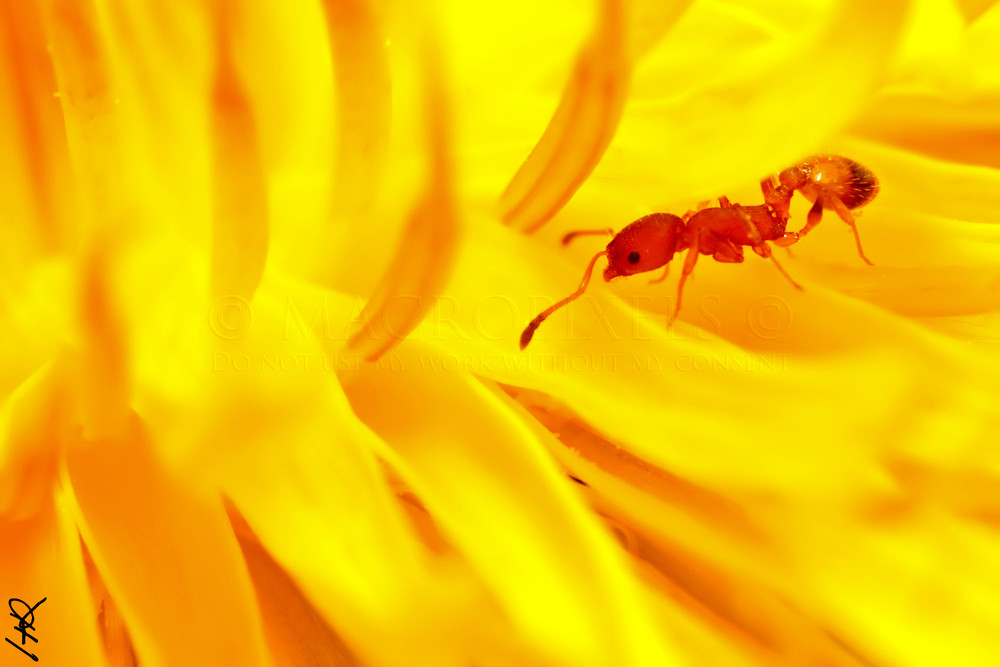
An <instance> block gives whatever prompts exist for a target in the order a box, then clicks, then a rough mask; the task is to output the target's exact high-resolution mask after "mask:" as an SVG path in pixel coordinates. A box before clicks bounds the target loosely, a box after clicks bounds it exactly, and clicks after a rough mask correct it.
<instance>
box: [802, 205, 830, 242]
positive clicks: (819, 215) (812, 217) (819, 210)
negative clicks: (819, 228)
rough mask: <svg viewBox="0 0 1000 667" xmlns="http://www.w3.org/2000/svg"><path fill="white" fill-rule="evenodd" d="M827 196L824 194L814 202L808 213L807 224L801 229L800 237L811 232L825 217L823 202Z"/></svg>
mask: <svg viewBox="0 0 1000 667" xmlns="http://www.w3.org/2000/svg"><path fill="white" fill-rule="evenodd" d="M824 201H825V198H824V197H823V196H819V197H816V201H814V202H813V205H812V208H810V209H809V213H808V214H807V215H806V226H805V227H803V228H802V229H800V230H799V232H798V235H799V239H801V238H802V237H803V236H805V235H806V234H808V233H809V230H810V229H812V228H813V227H815V226H816V225H818V224H819V221H820V220H822V219H823V203H824Z"/></svg>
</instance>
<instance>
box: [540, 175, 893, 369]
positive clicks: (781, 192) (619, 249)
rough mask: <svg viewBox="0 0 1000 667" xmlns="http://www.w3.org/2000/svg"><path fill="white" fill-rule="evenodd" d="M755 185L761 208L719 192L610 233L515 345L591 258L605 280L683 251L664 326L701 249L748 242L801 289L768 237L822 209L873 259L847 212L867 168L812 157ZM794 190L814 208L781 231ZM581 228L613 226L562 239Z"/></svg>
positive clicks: (724, 253) (860, 196)
mask: <svg viewBox="0 0 1000 667" xmlns="http://www.w3.org/2000/svg"><path fill="white" fill-rule="evenodd" d="M760 187H761V191H762V192H763V194H764V204H762V205H759V206H741V205H739V204H731V203H730V202H729V200H728V199H727V198H725V197H719V206H717V207H711V208H704V209H701V210H699V211H688V212H687V213H686V214H685V215H684V217H683V218H679V217H678V216H676V215H673V214H670V213H652V214H650V215H647V216H644V217H642V218H639V219H638V220H636V221H634V222H632V223H630V224H629V225H627V226H626V227H625V228H624V229H622V230H621V231H620V232H618V234H615V235H614V238H613V239H611V242H610V243H608V246H607V248H605V249H604V250H602V251H601V252H599V253H597V254H596V255H594V256H593V257H592V258H591V260H590V262H589V263H588V264H587V269H586V271H585V272H584V274H583V280H582V281H581V282H580V286H579V287H578V288H577V290H576V291H575V292H573V293H572V294H570V295H569V296H567V297H566V298H565V299H562V300H561V301H559V302H557V303H555V304H553V305H552V306H550V307H549V308H546V309H545V310H543V311H542V312H541V313H539V314H538V316H537V317H535V319H533V320H531V322H530V323H529V324H528V326H527V327H525V329H524V331H523V332H522V333H521V349H522V350H523V349H524V348H525V347H527V345H528V343H530V342H531V337H532V336H534V334H535V330H536V329H537V328H538V327H539V325H541V323H542V322H544V321H545V318H547V317H548V316H549V315H551V314H552V313H553V312H555V311H556V310H558V309H559V308H562V307H563V306H565V305H566V304H568V303H569V302H571V301H574V300H575V299H578V298H579V297H580V296H581V295H582V294H583V293H584V291H585V290H586V289H587V285H588V284H589V283H590V276H591V274H592V273H593V271H594V266H595V265H596V264H597V260H598V259H600V258H601V257H603V256H607V258H608V266H607V268H605V269H604V280H605V281H610V280H611V279H612V278H617V277H618V276H631V275H635V274H637V273H645V272H647V271H652V270H654V269H658V268H660V267H661V266H666V265H667V264H668V263H669V262H670V260H671V259H673V256H674V253H676V252H680V251H682V250H685V249H687V250H688V254H687V257H685V259H684V268H683V269H682V271H681V278H680V282H679V283H678V285H677V304H676V306H675V307H674V313H673V315H671V317H670V320H669V322H668V323H667V326H670V325H671V324H673V322H674V320H675V319H676V318H677V314H678V313H679V312H680V309H681V293H682V291H683V289H684V282H685V281H686V280H687V277H688V276H689V275H690V274H691V272H692V271H693V270H694V265H695V262H697V261H698V255H699V254H702V255H711V256H712V258H713V259H715V260H716V261H718V262H732V263H739V262H742V261H743V248H742V247H741V246H750V247H751V248H753V250H754V252H756V253H757V254H758V255H760V256H761V257H768V258H770V259H771V261H773V262H774V265H775V266H776V267H777V269H778V271H780V272H781V275H783V276H785V278H787V279H788V281H789V282H790V283H792V286H793V287H795V289H798V290H801V289H802V286H801V285H799V284H798V283H796V282H795V281H794V280H792V278H791V276H789V275H788V274H787V273H786V272H785V270H784V269H783V268H781V264H779V263H778V260H777V259H775V257H774V254H773V253H772V252H771V247H770V246H769V245H768V244H767V241H774V242H775V243H776V244H777V245H779V246H788V245H791V244H793V243H796V242H798V241H799V240H800V239H801V238H802V237H803V236H805V235H806V234H807V233H808V232H809V230H811V229H812V228H813V227H815V226H816V225H818V224H819V222H820V219H821V217H822V215H823V209H824V208H826V209H831V210H833V211H835V212H836V213H837V215H839V216H840V218H841V219H842V220H843V221H844V222H846V223H847V224H848V225H850V227H851V230H852V231H853V232H854V238H855V241H856V242H857V245H858V254H859V255H860V256H861V259H863V260H864V261H865V262H868V264H871V262H870V261H869V260H868V258H867V257H865V254H864V251H862V249H861V237H860V236H859V235H858V229H857V227H856V226H855V224H854V216H853V215H852V214H851V211H852V210H853V209H856V208H860V207H861V206H864V205H865V204H867V203H868V202H870V201H871V200H872V199H873V198H874V197H875V195H876V194H878V179H877V178H876V177H875V174H873V173H872V172H871V170H869V169H867V168H865V167H863V166H861V165H860V164H858V163H857V162H854V161H853V160H850V159H848V158H845V157H840V156H838V155H816V156H813V157H811V158H809V159H807V160H805V161H804V162H801V163H799V164H797V165H795V166H794V167H790V168H789V169H786V170H785V171H783V172H781V174H779V176H778V185H777V186H775V185H774V181H773V177H768V178H766V179H764V180H763V181H761V183H760ZM796 190H798V191H800V192H801V193H802V194H803V195H804V196H805V197H806V199H808V200H809V201H811V202H813V206H812V208H811V209H810V210H809V213H808V215H807V217H806V225H805V226H804V227H803V228H802V229H801V230H799V231H798V232H786V231H785V226H786V225H787V224H788V219H789V212H788V211H789V205H790V203H791V199H792V194H794V192H795V191H796ZM584 234H614V231H613V230H611V229H605V230H600V231H578V232H570V233H568V234H566V236H564V237H563V240H562V242H563V245H566V244H567V243H569V242H570V241H571V240H572V239H573V238H575V237H576V236H580V235H584ZM668 268H669V267H668ZM666 275H667V274H666V271H664V273H663V275H662V276H661V277H660V278H657V279H654V280H652V281H650V282H654V283H655V282H660V281H661V280H663V279H664V278H666Z"/></svg>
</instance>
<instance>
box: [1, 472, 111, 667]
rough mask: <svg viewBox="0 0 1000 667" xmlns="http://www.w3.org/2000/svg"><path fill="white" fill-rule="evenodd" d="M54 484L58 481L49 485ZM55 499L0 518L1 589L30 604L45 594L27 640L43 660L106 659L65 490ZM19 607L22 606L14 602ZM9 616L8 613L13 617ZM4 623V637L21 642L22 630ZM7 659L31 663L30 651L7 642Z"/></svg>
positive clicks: (96, 661) (78, 661) (87, 662)
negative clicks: (17, 516)
mask: <svg viewBox="0 0 1000 667" xmlns="http://www.w3.org/2000/svg"><path fill="white" fill-rule="evenodd" d="M49 488H50V489H53V487H49ZM54 496H55V497H54V502H53V501H52V499H50V501H49V503H48V504H46V506H45V507H44V508H43V509H42V510H41V511H39V512H37V513H35V514H34V515H33V516H32V517H31V518H28V519H25V520H20V521H11V520H8V519H6V518H4V519H0V544H3V545H4V549H2V550H0V590H3V592H4V593H3V594H4V597H5V598H17V599H19V600H22V601H24V602H26V603H27V605H28V606H31V605H36V604H37V603H38V602H39V601H41V600H43V599H44V600H45V601H44V602H42V603H41V604H40V605H38V606H37V607H36V609H35V615H34V616H35V617H34V631H33V632H32V631H31V630H29V634H30V635H32V636H33V637H34V638H35V639H36V640H37V641H36V642H34V643H33V642H32V641H31V640H25V646H24V648H25V649H26V650H27V652H28V653H32V654H34V655H35V656H36V657H37V659H38V660H37V662H38V663H39V664H43V665H44V664H51V665H93V666H95V667H98V666H103V665H105V664H106V663H105V661H104V655H103V654H102V652H101V644H100V641H99V639H98V634H97V626H96V624H95V623H94V618H95V616H96V615H95V613H94V609H93V607H92V605H91V603H90V596H89V594H88V591H87V577H86V573H85V572H84V569H83V557H82V555H81V553H80V536H79V534H78V533H77V530H76V526H75V525H74V524H73V522H72V520H71V518H70V513H69V512H68V511H67V510H68V509H69V508H68V507H67V502H66V499H65V494H64V493H63V492H62V491H60V490H56V491H55V493H54ZM12 608H17V609H18V610H19V611H23V608H22V607H19V606H17V605H16V604H15V607H12ZM8 618H9V617H8ZM13 627H16V623H15V622H14V621H13V620H12V621H11V623H8V624H5V626H4V628H5V629H4V633H3V635H4V637H5V638H8V639H10V640H11V641H14V642H16V643H17V644H18V645H19V644H20V635H19V633H16V632H15V631H14V630H13V629H12V628H13ZM2 648H3V656H4V664H11V665H13V664H18V665H23V664H30V659H29V658H28V657H27V656H24V655H21V654H19V653H17V651H16V650H15V649H14V648H12V647H11V646H8V645H7V643H6V642H4V644H3V647H2Z"/></svg>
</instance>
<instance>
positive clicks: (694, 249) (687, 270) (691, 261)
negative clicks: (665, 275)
mask: <svg viewBox="0 0 1000 667" xmlns="http://www.w3.org/2000/svg"><path fill="white" fill-rule="evenodd" d="M701 234H702V232H700V231H699V232H696V233H695V235H694V239H693V240H692V242H691V248H690V249H689V250H688V254H687V257H685V258H684V269H683V270H682V271H681V279H680V282H678V283H677V305H676V306H675V307H674V314H673V315H671V316H670V319H669V320H667V326H668V327H670V326H673V324H674V320H676V319H677V314H678V313H680V312H681V295H682V294H683V292H684V283H685V282H686V281H687V278H688V276H689V275H691V272H692V271H694V265H695V263H696V262H697V261H698V246H699V245H700V244H701Z"/></svg>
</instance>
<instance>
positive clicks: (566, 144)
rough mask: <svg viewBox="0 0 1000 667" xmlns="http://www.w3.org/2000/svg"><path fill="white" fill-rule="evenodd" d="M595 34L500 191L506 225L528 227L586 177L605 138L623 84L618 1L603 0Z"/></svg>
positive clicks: (613, 124)
mask: <svg viewBox="0 0 1000 667" xmlns="http://www.w3.org/2000/svg"><path fill="white" fill-rule="evenodd" d="M601 6H602V12H601V16H600V18H599V20H598V21H597V27H596V29H595V34H594V36H593V38H592V39H591V40H590V42H589V43H588V44H587V45H586V46H584V47H583V49H582V51H581V53H580V56H579V58H578V60H577V63H576V66H575V68H574V71H573V74H572V77H571V79H570V82H569V85H568V87H567V89H566V91H565V92H564V93H563V96H562V100H561V101H560V103H559V108H558V109H557V110H556V112H555V114H554V115H553V117H552V120H551V121H550V122H549V125H548V127H547V128H546V129H545V133H544V134H543V135H542V138H541V139H540V140H539V142H538V145H537V146H535V148H534V150H532V152H531V154H530V155H529V156H528V159H527V160H526V161H525V163H524V164H523V165H522V166H521V168H520V169H518V171H517V173H516V174H514V177H513V178H512V179H511V181H510V183H509V184H508V185H507V188H506V189H505V190H504V192H503V194H502V195H501V196H500V208H501V217H502V218H503V219H504V221H505V222H507V224H509V225H512V226H514V227H516V228H518V229H523V230H525V231H529V232H530V231H534V230H536V229H538V227H540V226H541V225H543V224H544V223H545V222H547V221H548V220H549V219H550V218H551V217H552V216H553V215H555V214H556V213H557V212H558V211H559V209H560V208H562V206H563V205H564V204H565V203H566V202H567V201H569V199H570V197H572V196H573V193H574V192H575V191H576V189H577V188H579V187H580V185H581V184H582V183H583V182H584V181H585V180H586V179H587V177H588V176H589V175H590V173H591V172H592V171H593V169H594V167H595V166H596V165H597V163H598V161H599V160H600V159H601V156H602V155H603V154H604V150H605V149H606V148H607V146H608V144H609V143H610V142H611V138H612V137H613V136H614V133H615V129H616V128H617V126H618V119H619V118H620V116H621V112H622V107H623V105H624V103H625V96H626V92H627V89H628V80H629V76H630V74H631V65H630V63H629V62H628V59H627V55H626V49H627V42H626V40H625V38H624V35H623V32H624V29H625V17H624V7H623V2H622V0H603V2H602V5H601Z"/></svg>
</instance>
